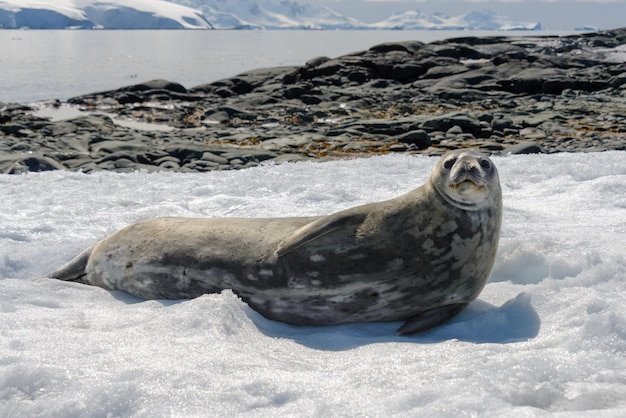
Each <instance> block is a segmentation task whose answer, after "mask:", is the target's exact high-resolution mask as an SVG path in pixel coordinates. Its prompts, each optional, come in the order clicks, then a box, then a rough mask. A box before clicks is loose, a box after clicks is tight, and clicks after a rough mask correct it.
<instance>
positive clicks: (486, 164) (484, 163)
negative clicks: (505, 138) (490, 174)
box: [480, 160, 491, 170]
mask: <svg viewBox="0 0 626 418" xmlns="http://www.w3.org/2000/svg"><path fill="white" fill-rule="evenodd" d="M480 166H481V167H482V168H484V169H485V170H489V169H490V168H491V164H490V163H489V161H488V160H480Z"/></svg>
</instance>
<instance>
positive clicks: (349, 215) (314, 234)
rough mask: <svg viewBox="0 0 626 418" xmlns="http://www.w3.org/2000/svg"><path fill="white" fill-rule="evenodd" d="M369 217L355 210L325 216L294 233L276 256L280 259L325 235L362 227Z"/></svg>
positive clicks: (279, 247)
mask: <svg viewBox="0 0 626 418" xmlns="http://www.w3.org/2000/svg"><path fill="white" fill-rule="evenodd" d="M366 217H367V213H365V212H354V211H353V210H347V211H343V212H338V213H335V214H333V215H329V216H324V217H323V218H320V219H318V220H315V221H313V222H311V223H310V224H307V225H305V226H303V227H302V228H300V229H298V230H297V231H296V232H294V233H293V234H292V235H291V236H289V237H287V238H285V239H284V240H283V241H282V242H281V243H280V244H278V249H277V250H276V256H277V257H280V256H282V255H285V254H287V253H289V252H291V251H293V250H296V249H298V248H300V247H302V246H304V245H306V244H308V243H309V242H311V241H314V240H316V239H318V238H320V237H323V236H324V235H328V234H330V233H333V232H336V231H339V230H345V228H349V227H355V233H356V227H358V226H359V225H361V223H362V222H363V220H364V219H365V218H366Z"/></svg>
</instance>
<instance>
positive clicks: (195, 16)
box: [0, 0, 212, 29]
mask: <svg viewBox="0 0 626 418" xmlns="http://www.w3.org/2000/svg"><path fill="white" fill-rule="evenodd" d="M0 28H4V29H19V28H30V29H66V28H72V29H96V28H102V29H210V28H212V26H211V23H209V22H208V21H207V20H206V19H205V18H204V16H203V15H202V12H200V11H199V10H197V9H192V8H190V7H186V6H183V5H180V4H175V3H172V2H169V1H162V0H0Z"/></svg>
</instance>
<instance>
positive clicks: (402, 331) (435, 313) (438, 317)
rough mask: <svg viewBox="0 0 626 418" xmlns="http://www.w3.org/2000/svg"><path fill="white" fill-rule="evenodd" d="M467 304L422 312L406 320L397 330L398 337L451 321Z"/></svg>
mask: <svg viewBox="0 0 626 418" xmlns="http://www.w3.org/2000/svg"><path fill="white" fill-rule="evenodd" d="M467 305H468V304H467V303H457V304H454V305H446V306H442V307H441V308H435V309H431V310H430V311H426V312H422V313H421V314H419V315H418V316H414V317H413V318H410V319H407V320H406V321H405V322H404V325H402V326H401V327H400V328H398V330H397V331H396V334H398V335H411V334H417V333H418V332H422V331H426V330H427V329H430V328H433V327H436V326H437V325H439V324H443V323H444V322H447V321H449V320H450V319H452V318H453V317H454V316H456V314H458V313H459V312H461V311H462V310H463V309H465V307H466V306H467Z"/></svg>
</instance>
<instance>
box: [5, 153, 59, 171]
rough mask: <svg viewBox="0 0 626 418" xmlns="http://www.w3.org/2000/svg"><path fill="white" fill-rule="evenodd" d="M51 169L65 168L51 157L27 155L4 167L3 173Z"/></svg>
mask: <svg viewBox="0 0 626 418" xmlns="http://www.w3.org/2000/svg"><path fill="white" fill-rule="evenodd" d="M52 170H65V167H64V166H63V165H62V164H59V163H58V162H56V161H55V160H53V159H52V158H49V157H46V156H43V155H29V156H23V157H20V158H17V159H16V160H15V161H14V162H13V163H12V164H11V165H10V166H9V167H8V168H7V169H5V171H4V173H5V174H22V173H27V172H40V171H52Z"/></svg>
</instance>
